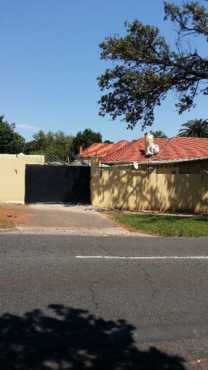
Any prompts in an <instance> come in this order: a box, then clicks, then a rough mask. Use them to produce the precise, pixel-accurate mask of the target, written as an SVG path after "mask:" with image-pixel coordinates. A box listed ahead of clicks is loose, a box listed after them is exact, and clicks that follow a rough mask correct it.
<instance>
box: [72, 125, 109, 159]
mask: <svg viewBox="0 0 208 370" xmlns="http://www.w3.org/2000/svg"><path fill="white" fill-rule="evenodd" d="M94 143H102V135H101V134H100V133H99V132H94V131H92V130H91V129H89V128H87V129H85V130H84V131H83V132H81V131H80V132H78V133H77V135H76V136H75V138H74V140H73V145H72V150H73V153H74V154H75V155H76V154H78V153H79V151H80V147H82V148H83V149H85V148H87V147H89V146H90V145H92V144H94Z"/></svg>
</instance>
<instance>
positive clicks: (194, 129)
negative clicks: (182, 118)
mask: <svg viewBox="0 0 208 370" xmlns="http://www.w3.org/2000/svg"><path fill="white" fill-rule="evenodd" d="M178 136H186V137H208V121H207V120H203V119H194V120H191V121H188V122H186V123H184V124H183V125H182V128H181V129H180V130H179V133H178Z"/></svg>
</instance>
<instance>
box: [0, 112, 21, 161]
mask: <svg viewBox="0 0 208 370" xmlns="http://www.w3.org/2000/svg"><path fill="white" fill-rule="evenodd" d="M24 143H25V140H24V138H23V137H22V136H21V135H19V134H18V133H17V132H15V124H14V123H12V124H10V123H9V122H7V121H6V120H5V119H4V116H0V153H8V154H18V153H21V152H23V150H24Z"/></svg>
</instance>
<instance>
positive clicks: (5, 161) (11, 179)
mask: <svg viewBox="0 0 208 370" xmlns="http://www.w3.org/2000/svg"><path fill="white" fill-rule="evenodd" d="M44 161H45V160H44V156H42V155H14V154H0V202H6V203H7V202H11V203H24V201H25V166H26V164H44Z"/></svg>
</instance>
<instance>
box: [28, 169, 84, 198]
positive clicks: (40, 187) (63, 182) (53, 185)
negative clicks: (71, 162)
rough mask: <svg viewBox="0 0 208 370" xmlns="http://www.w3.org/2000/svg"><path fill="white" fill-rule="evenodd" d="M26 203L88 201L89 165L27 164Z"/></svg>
mask: <svg viewBox="0 0 208 370" xmlns="http://www.w3.org/2000/svg"><path fill="white" fill-rule="evenodd" d="M25 178H26V180H25V182H26V183H25V188H26V191H25V202H26V203H38V202H40V203H60V202H63V203H72V204H79V203H80V204H89V203H90V167H82V166H65V165H63V166H54V165H27V166H26V176H25Z"/></svg>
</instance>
